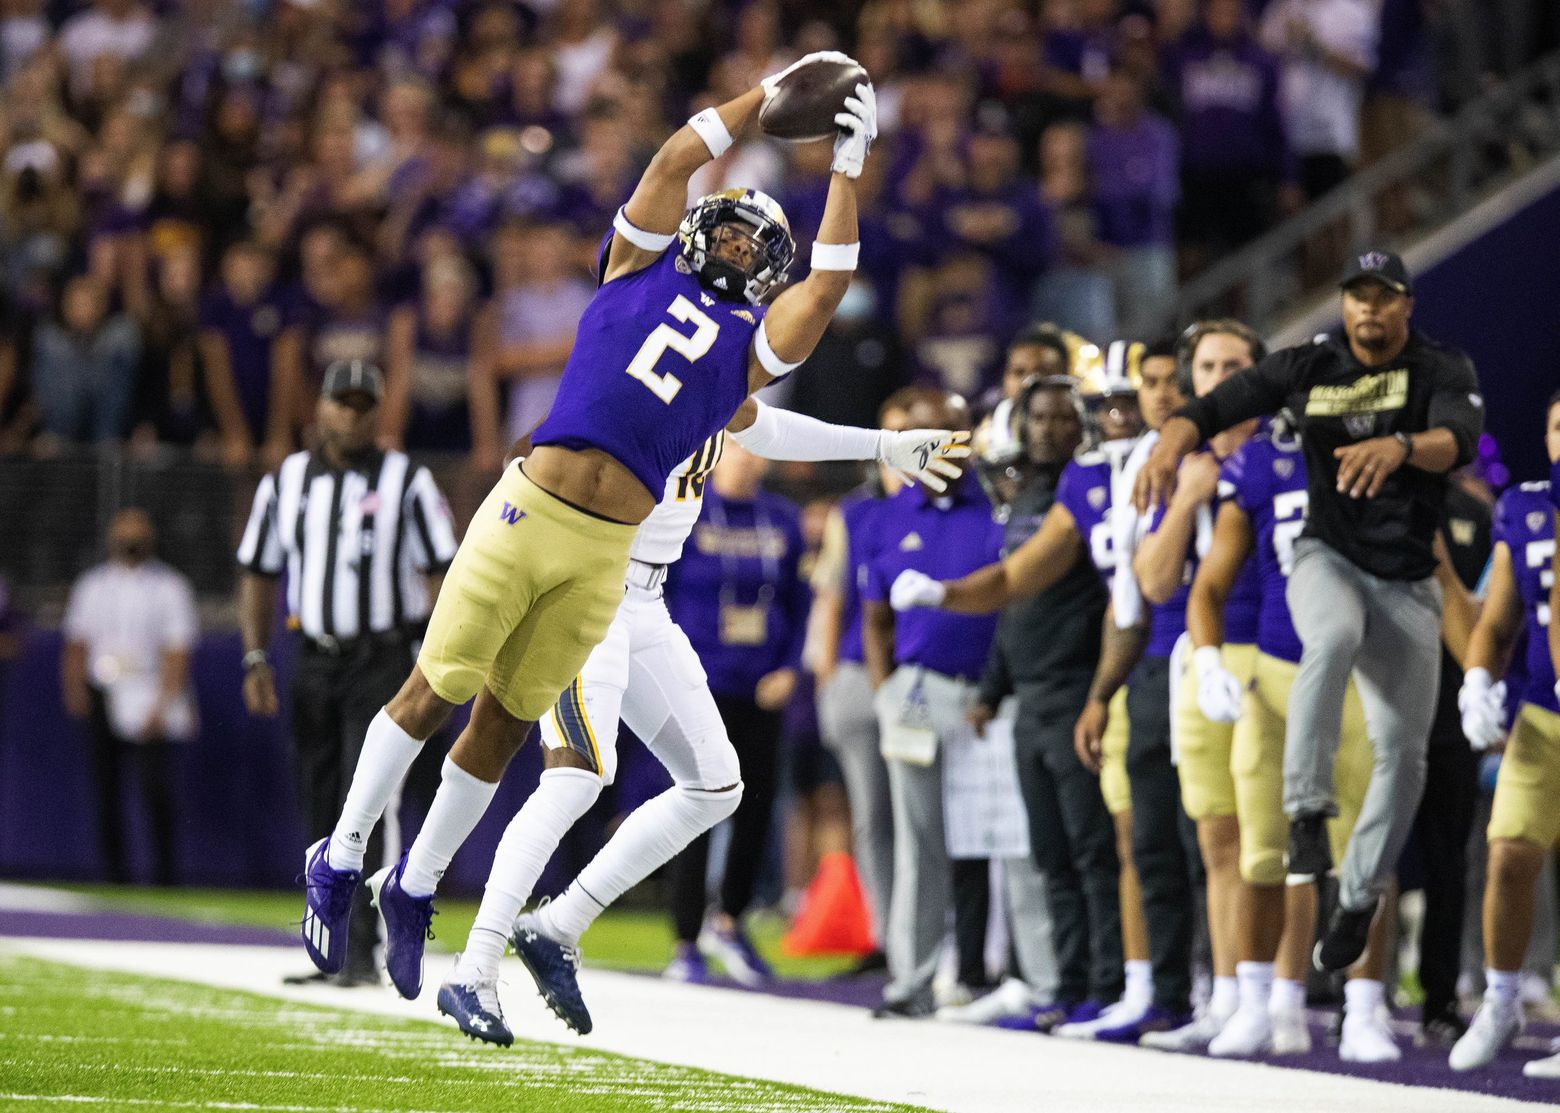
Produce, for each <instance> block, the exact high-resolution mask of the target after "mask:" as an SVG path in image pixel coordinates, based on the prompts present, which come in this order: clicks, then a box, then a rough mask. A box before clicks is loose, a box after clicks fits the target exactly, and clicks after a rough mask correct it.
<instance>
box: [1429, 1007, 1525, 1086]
mask: <svg viewBox="0 0 1560 1113" xmlns="http://www.w3.org/2000/svg"><path fill="white" fill-rule="evenodd" d="M1520 1031H1522V1007H1521V1006H1520V1005H1517V1004H1498V1003H1496V1002H1493V1001H1485V1002H1484V1003H1483V1004H1481V1005H1480V1006H1479V1011H1478V1012H1476V1013H1474V1014H1473V1023H1472V1024H1469V1025H1468V1030H1467V1031H1466V1032H1464V1033H1463V1035H1462V1038H1461V1039H1459V1040H1458V1041H1457V1043H1456V1044H1454V1045H1453V1046H1452V1051H1451V1054H1450V1055H1448V1056H1447V1057H1446V1063H1447V1065H1448V1066H1449V1067H1451V1068H1452V1069H1453V1070H1478V1069H1479V1068H1480V1067H1483V1066H1488V1065H1489V1064H1490V1063H1491V1062H1493V1061H1494V1059H1495V1056H1496V1055H1499V1054H1500V1049H1501V1048H1503V1047H1505V1046H1506V1045H1507V1044H1509V1043H1510V1042H1511V1041H1512V1040H1513V1039H1515V1038H1516V1035H1517V1033H1518V1032H1520Z"/></svg>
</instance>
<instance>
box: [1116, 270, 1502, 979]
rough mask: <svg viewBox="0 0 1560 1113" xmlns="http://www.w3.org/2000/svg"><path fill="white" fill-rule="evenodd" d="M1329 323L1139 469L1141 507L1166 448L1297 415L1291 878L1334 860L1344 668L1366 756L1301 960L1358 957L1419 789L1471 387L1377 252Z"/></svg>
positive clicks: (1462, 363) (1475, 396)
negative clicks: (1313, 934) (1337, 858)
mask: <svg viewBox="0 0 1560 1113" xmlns="http://www.w3.org/2000/svg"><path fill="white" fill-rule="evenodd" d="M1342 290H1343V296H1342V302H1343V306H1342V308H1343V328H1344V336H1343V337H1342V338H1335V339H1329V340H1326V341H1324V342H1322V343H1317V344H1306V345H1302V346H1300V347H1296V348H1288V349H1285V350H1284V351H1281V352H1276V353H1274V354H1273V355H1271V356H1269V357H1268V358H1266V359H1264V360H1263V361H1262V362H1260V363H1259V364H1257V365H1256V367H1254V368H1253V369H1252V370H1251V371H1249V372H1247V373H1246V374H1243V375H1237V376H1235V377H1233V378H1231V379H1229V380H1227V381H1226V382H1225V383H1224V384H1223V385H1221V386H1220V387H1218V388H1217V389H1216V390H1214V391H1213V392H1212V393H1210V394H1207V395H1204V396H1203V397H1201V398H1199V399H1197V400H1195V401H1193V402H1190V403H1188V404H1187V405H1185V406H1183V407H1182V408H1181V409H1180V410H1179V411H1178V412H1177V414H1176V416H1175V417H1172V418H1171V419H1170V420H1169V421H1168V422H1166V423H1165V426H1164V428H1163V429H1162V430H1161V435H1160V440H1159V443H1158V445H1156V446H1155V448H1154V450H1153V452H1152V454H1151V455H1150V456H1149V459H1148V461H1147V463H1146V464H1145V465H1144V467H1143V470H1142V471H1141V472H1140V473H1139V475H1138V480H1137V487H1136V492H1135V497H1136V498H1137V501H1138V503H1139V505H1140V507H1148V506H1151V505H1154V504H1157V503H1160V502H1163V501H1164V500H1165V499H1166V497H1167V496H1168V495H1169V493H1170V491H1171V489H1172V488H1173V487H1174V484H1175V474H1176V467H1177V465H1178V464H1179V463H1180V461H1181V458H1182V457H1183V456H1185V455H1186V454H1187V453H1189V452H1191V451H1192V449H1194V448H1196V447H1197V446H1198V445H1199V444H1200V443H1202V441H1204V440H1206V439H1207V438H1208V437H1210V436H1212V435H1213V434H1215V433H1217V432H1219V431H1220V430H1223V429H1228V428H1229V427H1230V426H1232V425H1236V424H1238V423H1240V422H1242V421H1245V420H1247V419H1248V418H1252V417H1256V416H1258V415H1261V414H1271V413H1277V412H1278V411H1279V410H1280V409H1281V408H1283V407H1284V406H1288V407H1289V408H1290V410H1291V411H1292V412H1293V413H1294V414H1296V415H1298V421H1299V423H1300V427H1301V431H1302V434H1303V437H1304V445H1305V458H1306V467H1307V468H1308V469H1309V487H1310V510H1309V512H1308V517H1307V521H1306V525H1305V530H1304V532H1303V533H1302V534H1301V536H1300V538H1299V539H1298V540H1297V541H1296V543H1295V548H1294V563H1293V572H1292V574H1291V576H1290V579H1289V589H1288V595H1289V607H1290V612H1291V614H1292V615H1293V617H1294V623H1295V630H1296V632H1297V633H1298V634H1299V635H1300V641H1301V645H1302V646H1303V653H1302V655H1301V658H1300V668H1299V672H1298V673H1297V674H1296V677H1295V682H1294V687H1293V688H1292V690H1291V693H1290V701H1289V710H1290V714H1289V723H1288V732H1287V736H1286V739H1285V744H1284V811H1285V813H1286V814H1287V815H1288V816H1289V819H1290V843H1289V874H1290V877H1291V880H1299V879H1300V878H1306V879H1307V880H1309V879H1312V878H1316V879H1320V877H1321V876H1322V875H1324V874H1325V873H1327V872H1328V871H1329V870H1330V869H1331V867H1332V860H1331V853H1330V851H1329V850H1328V845H1327V830H1326V818H1327V817H1328V816H1331V815H1336V814H1337V805H1336V803H1335V801H1334V799H1333V757H1334V755H1335V754H1336V752H1337V749H1338V732H1339V726H1340V722H1341V719H1342V715H1343V697H1344V691H1345V689H1346V688H1347V686H1348V683H1349V675H1350V670H1351V669H1352V670H1354V673H1355V675H1356V676H1357V677H1358V681H1359V689H1360V696H1361V698H1362V700H1363V701H1364V704H1365V715H1366V719H1367V721H1369V723H1370V724H1371V732H1370V733H1371V742H1372V745H1373V747H1374V750H1375V762H1374V767H1373V772H1372V775H1371V780H1370V788H1369V790H1368V791H1367V792H1366V795H1365V801H1364V805H1363V808H1362V810H1361V812H1360V817H1359V821H1358V823H1357V824H1356V825H1355V828H1354V834H1353V836H1352V837H1351V838H1350V840H1349V847H1348V850H1347V851H1346V852H1345V854H1344V860H1343V864H1342V869H1341V871H1340V877H1339V891H1338V907H1337V908H1336V909H1335V910H1334V913H1333V916H1332V918H1331V921H1330V924H1329V926H1328V929H1327V933H1326V935H1325V937H1324V938H1323V939H1322V941H1321V943H1320V944H1318V946H1317V950H1316V963H1317V965H1318V966H1319V967H1320V968H1322V969H1325V970H1342V969H1344V968H1346V967H1348V966H1350V965H1352V964H1353V962H1354V961H1355V960H1356V959H1357V958H1359V956H1360V954H1361V953H1362V952H1363V951H1364V949H1365V941H1366V936H1367V934H1368V932H1369V930H1370V925H1371V921H1372V919H1373V917H1374V916H1375V913H1376V908H1377V905H1378V904H1379V902H1380V898H1381V895H1382V893H1383V891H1384V890H1385V887H1386V885H1387V884H1388V883H1389V882H1390V881H1391V879H1392V875H1393V871H1394V870H1395V869H1396V867H1397V861H1398V856H1399V855H1400V854H1401V853H1402V850H1403V845H1404V843H1405V842H1406V840H1407V839H1408V834H1409V831H1410V830H1411V829H1412V827H1413V824H1414V815H1415V813H1416V811H1417V809H1418V807H1419V800H1420V796H1421V794H1422V793H1423V790H1424V783H1425V765H1426V745H1427V739H1428V737H1429V734H1430V727H1431V723H1432V720H1433V719H1434V716H1435V702H1436V701H1435V699H1434V698H1433V695H1432V694H1433V693H1434V692H1435V691H1436V689H1437V687H1438V686H1439V684H1440V672H1441V654H1440V638H1441V589H1440V585H1439V584H1438V583H1437V582H1436V580H1435V578H1434V573H1435V567H1436V559H1435V554H1434V552H1433V550H1432V547H1431V545H1432V538H1433V536H1434V534H1435V531H1436V527H1437V524H1438V522H1439V520H1440V517H1441V509H1442V504H1443V503H1444V501H1445V498H1446V487H1447V480H1446V475H1447V473H1448V472H1450V471H1451V470H1452V469H1454V468H1456V467H1458V466H1460V465H1462V464H1464V463H1467V462H1468V460H1469V459H1471V458H1472V456H1473V451H1474V445H1475V443H1476V442H1477V440H1478V437H1479V433H1480V431H1481V429H1482V428H1483V417H1484V412H1483V399H1482V398H1481V397H1480V396H1479V384H1478V379H1477V377H1476V376H1475V374H1474V370H1473V364H1472V362H1471V361H1470V360H1469V359H1468V357H1467V356H1465V355H1464V354H1463V353H1461V352H1459V351H1457V350H1456V349H1453V348H1448V347H1445V346H1443V345H1441V344H1437V343H1436V342H1435V341H1433V340H1430V339H1429V338H1428V337H1426V336H1425V335H1424V334H1422V333H1420V332H1418V331H1416V330H1413V329H1411V328H1410V327H1409V317H1410V315H1411V314H1412V313H1413V308H1414V299H1413V283H1412V280H1411V278H1410V277H1409V274H1408V270H1407V268H1405V267H1404V265H1403V261H1402V260H1401V259H1399V258H1398V257H1397V256H1396V255H1393V254H1391V253H1389V252H1385V251H1367V252H1365V253H1364V254H1363V255H1360V256H1359V257H1358V258H1356V259H1355V260H1353V262H1352V264H1351V266H1350V268H1349V270H1348V271H1347V272H1346V274H1345V275H1344V279H1343V283H1342Z"/></svg>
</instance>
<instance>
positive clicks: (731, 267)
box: [677, 189, 796, 305]
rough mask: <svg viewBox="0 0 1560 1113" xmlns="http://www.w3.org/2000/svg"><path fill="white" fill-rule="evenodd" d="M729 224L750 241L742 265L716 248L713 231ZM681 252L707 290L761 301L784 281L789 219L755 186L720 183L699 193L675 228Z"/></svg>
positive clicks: (791, 251) (790, 244) (789, 253)
mask: <svg viewBox="0 0 1560 1113" xmlns="http://www.w3.org/2000/svg"><path fill="white" fill-rule="evenodd" d="M723 226H730V227H733V228H734V229H735V230H736V232H737V233H738V234H739V235H743V236H746V237H747V238H748V240H749V241H750V242H751V244H752V247H753V254H752V258H751V259H750V260H749V262H748V264H747V265H746V266H738V265H737V264H736V263H733V262H730V261H729V260H726V259H721V258H719V257H718V256H717V255H716V254H715V250H714V249H715V243H716V239H715V237H716V231H717V229H719V228H721V227H723ZM677 238H678V240H679V241H681V245H682V255H683V258H684V259H685V260H686V261H687V263H688V266H689V268H690V269H692V271H693V273H694V274H696V275H697V276H698V278H699V283H700V285H702V286H703V287H704V288H705V289H706V290H708V291H709V292H710V293H712V294H714V295H715V296H717V297H721V298H725V299H726V300H728V301H738V300H745V301H747V302H748V303H749V304H750V305H762V304H763V303H764V302H766V301H768V300H769V298H770V297H772V296H773V295H774V293H775V291H776V290H778V289H779V288H780V286H781V284H782V283H784V282H785V275H786V271H787V270H789V269H790V266H791V260H792V259H793V258H794V257H795V255H796V240H795V239H794V238H792V236H791V225H790V222H789V221H787V220H786V219H785V213H784V212H782V211H781V209H780V206H779V204H778V203H777V202H776V201H775V199H774V198H773V197H770V196H769V195H768V194H767V193H760V192H759V191H758V190H756V189H723V190H721V191H720V192H719V193H711V194H709V195H708V196H705V197H701V198H699V200H698V201H697V202H696V203H695V204H694V206H693V208H691V209H689V210H688V213H687V215H686V216H684V217H683V220H682V224H680V225H679V226H678V228H677Z"/></svg>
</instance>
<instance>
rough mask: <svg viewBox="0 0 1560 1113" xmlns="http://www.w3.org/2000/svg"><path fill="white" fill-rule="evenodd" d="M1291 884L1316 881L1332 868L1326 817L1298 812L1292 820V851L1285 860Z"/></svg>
mask: <svg viewBox="0 0 1560 1113" xmlns="http://www.w3.org/2000/svg"><path fill="white" fill-rule="evenodd" d="M1284 866H1285V869H1286V870H1287V871H1288V876H1287V877H1286V878H1285V879H1284V880H1285V882H1286V883H1287V884H1289V885H1314V884H1316V883H1317V882H1319V881H1320V880H1321V879H1322V878H1324V877H1326V876H1327V875H1328V874H1329V873H1331V872H1332V867H1333V861H1332V847H1331V846H1330V845H1329V844H1328V841H1327V817H1326V816H1325V815H1322V814H1321V813H1319V812H1318V813H1313V814H1310V815H1297V816H1295V818H1294V819H1292V820H1290V822H1289V853H1288V855H1287V856H1286V861H1285V863H1284Z"/></svg>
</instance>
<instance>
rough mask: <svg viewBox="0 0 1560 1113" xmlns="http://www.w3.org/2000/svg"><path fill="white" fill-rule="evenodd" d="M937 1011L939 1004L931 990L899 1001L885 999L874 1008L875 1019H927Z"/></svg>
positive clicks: (873, 1015)
mask: <svg viewBox="0 0 1560 1113" xmlns="http://www.w3.org/2000/svg"><path fill="white" fill-rule="evenodd" d="M936 1011H937V1004H936V1002H935V1001H934V1000H933V998H932V994H931V992H930V991H927V992H925V993H917V994H915V995H913V996H910V997H903V998H901V999H899V1000H898V1001H889V1000H884V1002H883V1003H882V1004H881V1005H879V1006H878V1007H877V1008H875V1009H873V1010H872V1019H873V1020H925V1019H926V1018H927V1017H929V1016H931V1015H932V1014H933V1013H935V1012H936Z"/></svg>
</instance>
